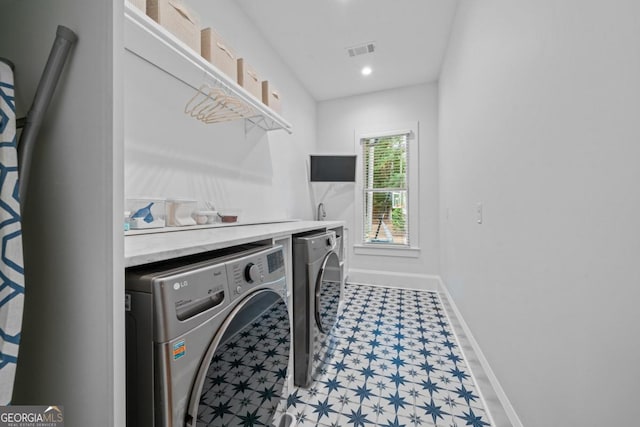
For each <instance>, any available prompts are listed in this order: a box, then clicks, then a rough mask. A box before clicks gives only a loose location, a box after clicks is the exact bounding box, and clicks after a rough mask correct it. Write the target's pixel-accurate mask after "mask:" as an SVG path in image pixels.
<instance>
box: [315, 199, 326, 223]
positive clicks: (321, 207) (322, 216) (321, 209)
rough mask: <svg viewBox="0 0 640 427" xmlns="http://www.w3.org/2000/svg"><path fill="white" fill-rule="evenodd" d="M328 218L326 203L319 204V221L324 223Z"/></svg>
mask: <svg viewBox="0 0 640 427" xmlns="http://www.w3.org/2000/svg"><path fill="white" fill-rule="evenodd" d="M326 217H327V212H326V211H325V210H324V203H319V204H318V217H317V218H318V221H323V220H324V219H325V218H326Z"/></svg>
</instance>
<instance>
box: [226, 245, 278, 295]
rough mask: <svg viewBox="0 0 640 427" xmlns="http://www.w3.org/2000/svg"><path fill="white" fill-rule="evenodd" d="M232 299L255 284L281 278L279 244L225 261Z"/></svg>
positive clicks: (275, 280)
mask: <svg viewBox="0 0 640 427" xmlns="http://www.w3.org/2000/svg"><path fill="white" fill-rule="evenodd" d="M227 276H228V280H229V290H230V292H231V296H232V299H235V298H237V297H238V296H240V295H242V294H243V293H245V292H247V291H248V290H250V289H253V288H255V287H257V286H260V285H264V284H270V283H274V282H277V281H279V280H283V279H284V277H285V268H284V253H283V251H282V247H281V246H276V247H273V248H269V249H267V250H263V251H260V252H259V253H255V254H249V255H246V256H244V257H241V258H236V259H234V260H232V261H229V262H228V263H227Z"/></svg>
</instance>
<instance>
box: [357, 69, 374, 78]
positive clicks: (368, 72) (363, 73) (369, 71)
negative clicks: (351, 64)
mask: <svg viewBox="0 0 640 427" xmlns="http://www.w3.org/2000/svg"><path fill="white" fill-rule="evenodd" d="M372 71H373V70H372V69H371V67H363V68H362V70H361V71H360V72H361V73H362V75H363V76H368V75H369V74H371V72H372Z"/></svg>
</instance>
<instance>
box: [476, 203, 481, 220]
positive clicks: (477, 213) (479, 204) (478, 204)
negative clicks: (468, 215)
mask: <svg viewBox="0 0 640 427" xmlns="http://www.w3.org/2000/svg"><path fill="white" fill-rule="evenodd" d="M476 222H477V223H478V224H482V203H481V202H478V203H477V204H476Z"/></svg>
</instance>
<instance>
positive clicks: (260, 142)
mask: <svg viewBox="0 0 640 427" xmlns="http://www.w3.org/2000/svg"><path fill="white" fill-rule="evenodd" d="M189 5H190V6H192V9H193V10H194V11H196V12H197V13H198V14H199V16H200V20H201V23H202V26H203V27H206V26H211V27H213V28H214V29H216V31H217V32H218V33H219V34H220V35H221V36H222V37H223V38H224V39H225V40H226V42H227V43H228V44H229V45H230V46H231V47H232V48H233V49H234V50H235V51H236V52H237V53H238V55H239V56H241V57H244V58H246V59H247V60H248V61H249V63H250V64H252V65H253V67H254V68H255V69H256V70H257V71H258V73H260V75H261V76H262V78H264V79H268V80H269V81H270V82H272V84H274V85H275V86H276V87H277V88H278V89H279V91H280V92H281V94H282V99H283V112H282V116H283V117H284V118H285V119H286V120H287V121H289V122H290V123H291V124H292V125H293V134H292V135H289V134H287V133H286V132H284V131H282V130H278V131H272V132H268V133H267V132H264V131H262V130H260V129H257V128H256V129H253V130H251V131H250V132H248V133H246V134H245V128H244V121H242V120H240V121H235V122H230V123H223V124H212V125H206V124H203V123H201V122H199V121H197V120H195V119H194V118H192V117H188V116H186V115H185V114H184V108H185V104H186V103H187V102H188V101H189V99H191V97H192V96H193V95H194V93H195V92H194V91H193V90H192V89H191V88H189V87H188V86H186V85H184V84H183V83H181V82H178V81H177V80H175V79H174V78H172V77H170V76H168V75H167V74H165V73H163V72H161V71H159V70H157V69H156V68H155V67H153V66H151V65H149V64H148V63H146V62H144V61H143V60H141V59H139V58H138V57H136V56H134V55H132V54H131V53H129V52H127V53H126V54H125V196H126V197H140V196H150V197H164V198H187V199H195V200H200V201H213V202H214V204H215V205H216V207H218V208H225V207H226V208H240V209H241V210H242V213H241V215H240V220H241V221H261V220H277V219H285V218H287V219H291V218H304V219H310V218H312V215H313V214H312V206H311V204H310V202H309V192H308V191H309V190H308V185H307V181H308V180H307V177H306V168H305V160H306V158H307V157H306V155H307V153H308V152H309V151H312V150H313V149H314V148H315V138H316V135H315V132H316V118H315V115H316V105H315V101H314V100H313V99H312V98H311V96H310V95H309V94H308V93H307V92H306V90H305V89H304V88H303V87H302V85H301V84H300V83H299V82H298V81H297V80H296V78H295V77H294V75H293V74H292V73H291V71H290V70H289V69H288V68H287V67H286V66H285V65H284V64H283V63H282V61H281V60H280V58H279V57H278V56H277V55H276V54H275V52H274V51H273V49H272V48H271V47H270V46H269V45H267V44H266V42H265V41H264V40H263V38H262V37H261V36H260V34H259V33H258V32H257V31H256V29H255V27H254V26H253V25H252V23H251V22H250V21H249V20H248V18H247V17H246V15H244V14H243V12H242V11H241V10H240V8H239V7H238V6H237V5H236V4H235V3H234V2H233V1H231V0H217V1H210V0H192V1H190V2H189ZM203 82H204V81H203Z"/></svg>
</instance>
